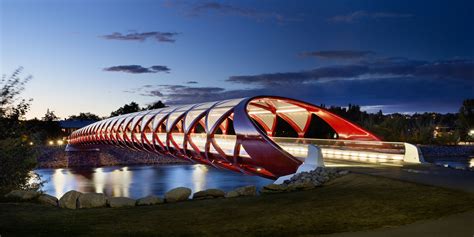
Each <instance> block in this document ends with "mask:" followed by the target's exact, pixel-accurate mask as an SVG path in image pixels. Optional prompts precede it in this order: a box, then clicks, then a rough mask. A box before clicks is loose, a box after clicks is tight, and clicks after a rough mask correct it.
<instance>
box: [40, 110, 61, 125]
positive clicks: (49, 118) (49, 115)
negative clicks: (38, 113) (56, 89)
mask: <svg viewBox="0 0 474 237" xmlns="http://www.w3.org/2000/svg"><path fill="white" fill-rule="evenodd" d="M58 119H59V117H58V116H56V114H54V111H52V110H49V109H47V110H46V114H44V117H43V121H47V122H51V121H57V120H58Z"/></svg>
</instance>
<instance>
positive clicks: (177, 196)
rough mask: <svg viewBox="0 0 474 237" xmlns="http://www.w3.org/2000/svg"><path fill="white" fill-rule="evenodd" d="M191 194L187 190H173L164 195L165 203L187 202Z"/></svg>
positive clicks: (189, 190)
mask: <svg viewBox="0 0 474 237" xmlns="http://www.w3.org/2000/svg"><path fill="white" fill-rule="evenodd" d="M191 192H192V191H191V189H189V188H184V187H179V188H174V189H171V190H170V191H168V192H166V193H165V200H166V202H179V201H185V200H188V198H189V196H190V195H191Z"/></svg>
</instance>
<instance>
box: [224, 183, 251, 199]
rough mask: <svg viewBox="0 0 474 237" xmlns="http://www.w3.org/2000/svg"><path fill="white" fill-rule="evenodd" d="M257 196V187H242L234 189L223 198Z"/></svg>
mask: <svg viewBox="0 0 474 237" xmlns="http://www.w3.org/2000/svg"><path fill="white" fill-rule="evenodd" d="M256 195H257V187H255V186H253V185H249V186H244V187H240V188H236V189H234V190H232V191H230V192H228V193H227V195H226V196H225V197H228V198H232V197H240V196H256Z"/></svg>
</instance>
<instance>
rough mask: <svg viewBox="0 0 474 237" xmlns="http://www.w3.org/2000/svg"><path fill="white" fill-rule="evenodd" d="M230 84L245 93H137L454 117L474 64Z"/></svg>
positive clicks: (368, 68) (324, 72)
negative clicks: (259, 98) (269, 98)
mask: <svg viewBox="0 0 474 237" xmlns="http://www.w3.org/2000/svg"><path fill="white" fill-rule="evenodd" d="M351 62H353V61H351ZM226 81H227V82H230V83H237V84H243V85H244V86H245V87H244V88H241V89H225V88H224V87H220V86H219V87H216V86H210V87H199V86H195V85H192V84H185V85H154V86H151V85H146V87H145V86H144V87H142V89H141V90H136V92H135V93H136V94H139V95H142V96H146V97H150V98H153V100H157V99H158V100H162V101H164V102H165V103H166V104H169V105H173V104H195V103H201V102H209V101H217V100H224V99H231V98H241V97H250V96H256V95H276V96H284V97H290V98H295V99H300V100H303V101H307V102H310V103H313V104H326V105H338V106H345V105H347V104H348V103H353V104H359V105H361V106H364V107H363V108H364V109H365V110H368V111H371V112H376V111H378V110H379V109H382V111H383V112H384V113H394V112H404V113H414V112H423V111H437V112H455V111H457V110H458V108H459V106H460V105H461V102H462V100H464V99H466V98H471V97H472V92H473V91H474V61H473V60H468V59H464V60H462V59H460V60H438V61H421V60H411V59H407V58H401V57H386V58H370V59H369V60H360V61H357V62H353V63H348V64H342V65H333V66H324V67H318V68H314V69H312V70H305V71H296V72H282V73H263V74H258V75H241V76H232V77H229V78H228V79H227V80H226Z"/></svg>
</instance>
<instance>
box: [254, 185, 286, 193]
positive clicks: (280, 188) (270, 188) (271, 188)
mask: <svg viewBox="0 0 474 237" xmlns="http://www.w3.org/2000/svg"><path fill="white" fill-rule="evenodd" d="M287 191H288V186H287V185H286V184H269V185H266V186H263V188H262V189H261V190H260V193H262V194H272V193H283V192H287Z"/></svg>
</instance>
